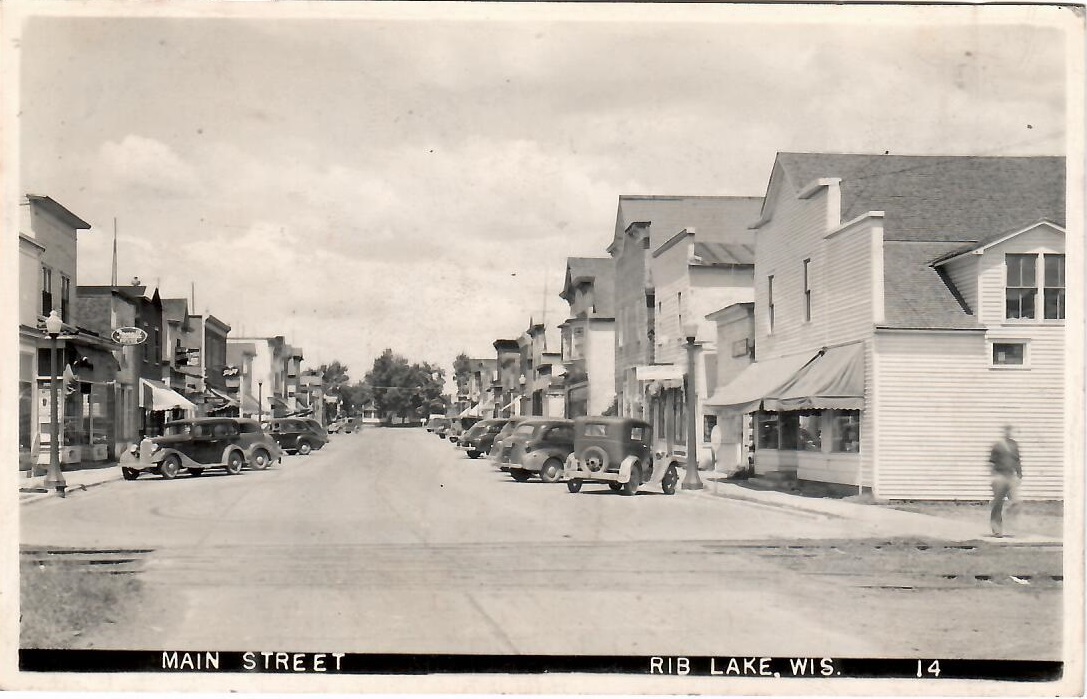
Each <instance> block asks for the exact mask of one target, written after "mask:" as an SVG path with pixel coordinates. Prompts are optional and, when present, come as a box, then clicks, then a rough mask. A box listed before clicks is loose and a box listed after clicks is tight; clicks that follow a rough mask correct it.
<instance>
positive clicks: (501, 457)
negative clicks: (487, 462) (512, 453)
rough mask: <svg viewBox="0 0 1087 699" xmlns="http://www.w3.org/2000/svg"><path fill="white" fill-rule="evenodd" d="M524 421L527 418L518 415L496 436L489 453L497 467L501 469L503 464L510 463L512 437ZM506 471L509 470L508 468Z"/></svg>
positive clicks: (510, 419) (509, 419) (508, 420)
mask: <svg viewBox="0 0 1087 699" xmlns="http://www.w3.org/2000/svg"><path fill="white" fill-rule="evenodd" d="M524 419H525V418H523V417H521V416H517V415H515V416H513V417H511V418H507V422H506V424H505V425H503V426H502V429H501V431H499V433H498V434H496V435H495V436H494V441H493V442H492V443H491V450H490V451H489V452H487V453H488V454H489V455H490V457H491V460H492V461H494V463H495V465H496V466H499V467H501V466H502V464H503V463H505V464H508V463H509V447H510V444H509V441H510V435H512V434H513V431H514V430H515V429H517V426H518V425H519V424H521V422H522V421H523V420H524ZM504 470H509V469H508V467H507V468H506V469H504Z"/></svg>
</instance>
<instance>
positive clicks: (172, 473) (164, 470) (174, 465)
mask: <svg viewBox="0 0 1087 699" xmlns="http://www.w3.org/2000/svg"><path fill="white" fill-rule="evenodd" d="M180 470H181V459H179V458H177V455H176V454H170V455H169V456H167V457H166V458H165V459H163V460H162V463H161V464H159V473H160V474H162V477H163V478H164V479H166V480H168V481H169V480H173V479H174V478H177V472H178V471H180Z"/></svg>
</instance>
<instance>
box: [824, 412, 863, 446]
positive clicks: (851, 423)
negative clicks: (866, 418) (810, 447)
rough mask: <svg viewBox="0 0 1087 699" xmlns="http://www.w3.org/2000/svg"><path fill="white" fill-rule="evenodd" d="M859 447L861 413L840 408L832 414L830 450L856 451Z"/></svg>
mask: <svg viewBox="0 0 1087 699" xmlns="http://www.w3.org/2000/svg"><path fill="white" fill-rule="evenodd" d="M860 449H861V414H860V412H859V411H857V410H842V411H838V412H837V413H836V414H835V415H834V440H833V442H832V443H831V449H830V450H831V451H836V452H850V453H856V452H859V451H860Z"/></svg>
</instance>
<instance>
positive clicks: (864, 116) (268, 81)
mask: <svg viewBox="0 0 1087 699" xmlns="http://www.w3.org/2000/svg"><path fill="white" fill-rule="evenodd" d="M155 5H156V6H157V7H159V8H160V9H161V8H163V7H167V8H169V7H170V5H169V3H163V4H158V3H156V4H155ZM226 5H228V6H232V7H226V8H223V7H220V8H216V10H215V11H216V13H217V14H218V15H221V16H217V17H214V18H212V17H209V16H194V15H195V13H194V12H192V11H186V12H185V14H184V16H180V15H179V16H171V17H163V16H156V15H151V14H149V13H147V12H143V13H142V14H141V15H140V16H136V15H132V16H127V17H126V16H118V15H116V14H113V15H110V16H92V15H93V14H94V13H81V14H79V15H68V16H65V15H56V14H48V13H46V14H42V15H31V16H29V17H28V18H26V19H25V21H24V22H23V23H22V24H21V25H20V26H19V28H18V30H17V34H18V37H17V38H18V46H19V58H20V68H19V70H20V73H19V75H20V79H21V83H20V89H19V103H18V112H19V122H18V125H19V135H18V140H17V143H18V145H19V156H20V160H19V174H20V179H21V181H20V183H19V187H20V191H21V192H22V193H27V192H29V193H34V194H42V195H48V196H51V197H52V198H54V199H55V200H57V201H58V202H60V203H61V204H62V205H64V206H65V207H67V208H68V209H70V210H71V211H73V212H74V213H75V214H77V215H78V216H80V217H81V218H83V219H84V220H86V221H88V222H89V223H91V224H92V229H91V230H90V231H85V232H82V233H80V237H79V269H78V283H79V284H108V283H109V282H110V274H111V248H112V241H113V230H114V220H116V229H117V240H118V269H119V277H120V280H121V281H122V282H126V281H128V280H130V279H131V278H132V277H139V278H140V279H141V280H142V281H143V283H145V284H148V285H150V286H151V287H152V288H153V287H155V286H157V287H158V288H159V289H160V293H161V294H162V295H163V296H164V297H178V296H186V297H188V296H190V294H192V293H193V291H192V290H193V288H195V292H194V296H195V311H196V312H198V313H210V314H212V315H215V316H216V317H218V318H220V319H222V320H224V321H226V322H227V323H229V324H230V325H231V326H232V330H231V335H232V336H268V335H285V336H286V337H287V339H288V341H289V342H291V343H292V344H295V345H297V346H300V347H302V349H303V352H304V354H305V357H306V360H305V365H307V366H316V365H318V364H320V363H323V362H328V361H331V360H333V359H339V360H341V361H343V362H345V363H346V364H347V365H348V367H349V372H350V374H351V375H352V377H353V378H361V377H362V376H363V374H364V373H365V372H366V370H368V369H369V368H370V366H371V365H372V363H373V359H374V358H375V357H376V356H377V355H379V354H380V353H381V351H382V350H383V349H384V348H386V347H389V348H392V349H393V350H394V351H396V352H398V353H400V354H402V355H404V356H406V357H408V358H409V359H410V360H412V361H430V362H433V363H436V364H438V365H440V366H443V367H446V368H447V370H450V371H451V367H452V362H453V358H454V357H455V356H456V355H457V354H458V353H459V352H461V351H464V352H467V353H468V354H469V355H471V356H474V357H493V356H494V348H493V345H492V343H493V342H494V340H495V339H498V338H516V337H517V336H518V335H519V334H521V333H522V332H524V331H525V329H526V328H527V327H528V326H529V323H530V321H532V320H539V319H540V318H545V319H546V322H548V323H549V324H551V325H555V324H557V323H559V322H561V321H562V320H563V319H564V318H565V317H566V311H567V306H566V303H565V302H564V301H563V300H562V299H561V298H559V296H558V294H559V292H560V291H561V289H562V283H563V278H564V272H565V265H566V259H567V257H575V256H592V257H606V256H607V252H606V248H607V246H608V245H609V244H610V242H611V239H612V235H613V231H614V227H615V216H616V209H617V205H618V198H619V196H620V195H623V194H638V195H648V194H662V195H738V196H761V195H763V194H764V192H765V187H766V183H767V180H768V178H769V175H770V169H771V166H772V164H773V160H774V155H775V153H777V152H779V151H812V152H820V151H822V152H857V153H883V152H890V153H895V154H978V155H1038V154H1045V155H1060V154H1064V153H1065V150H1066V147H1067V146H1066V123H1067V118H1068V117H1067V115H1066V109H1067V104H1066V101H1067V100H1066V94H1065V92H1066V81H1067V80H1068V75H1067V74H1066V71H1065V65H1066V61H1067V58H1066V51H1067V46H1066V45H1065V34H1063V33H1062V32H1061V31H1059V30H1057V29H1054V28H1053V25H1050V24H1049V23H1050V22H1060V21H1064V20H1067V19H1068V17H1067V15H1065V11H1063V10H1058V9H1055V8H1044V7H1041V8H1036V9H1035V10H1033V11H1032V12H1031V14H1029V15H1026V14H1023V13H1022V12H1020V11H1014V12H1013V11H1011V9H1010V8H999V7H980V8H961V7H960V8H954V7H926V8H902V13H901V14H889V13H888V10H886V9H883V10H878V9H876V8H871V7H829V8H821V9H820V10H819V13H820V14H815V13H814V12H812V13H807V12H802V11H801V10H803V9H804V8H801V7H797V6H791V7H790V6H779V7H774V8H763V11H761V12H759V13H755V14H746V13H744V12H742V11H741V8H721V7H708V6H700V7H699V8H695V10H696V12H698V13H700V14H695V13H694V12H692V11H686V12H680V11H678V10H676V9H673V10H669V9H668V8H654V7H637V8H631V7H625V6H611V7H608V8H606V9H601V8H599V7H594V6H585V7H581V6H578V5H576V4H575V5H574V6H567V5H563V6H562V7H559V8H552V7H550V6H546V5H539V6H534V7H526V6H512V7H491V6H486V7H480V6H476V7H472V8H470V10H469V11H467V12H462V11H460V10H462V9H463V8H461V7H459V6H456V5H451V6H444V5H443V6H437V7H436V8H428V10H427V11H428V12H429V14H428V15H424V14H423V13H422V12H420V11H417V10H415V9H414V8H413V9H412V10H411V11H404V12H402V13H397V12H395V11H390V9H395V7H396V6H386V7H384V8H381V11H379V12H373V11H369V10H368V8H366V7H360V6H359V5H356V4H354V3H348V4H346V5H347V6H346V7H342V6H341V7H339V8H337V10H336V16H335V17H327V16H324V11H325V10H327V9H328V7H327V6H325V7H322V8H320V9H321V10H322V11H321V12H318V11H316V10H315V11H312V12H309V11H308V10H307V8H313V7H320V6H319V5H308V4H307V5H302V6H300V7H299V6H295V7H294V8H292V10H291V11H290V12H289V13H286V12H282V11H278V10H281V9H282V6H281V4H265V3H227V4H226ZM240 5H245V7H244V8H240V7H239V6H240ZM75 7H77V8H80V7H83V6H82V5H77V6H75ZM439 8H440V9H439ZM130 9H131V12H135V11H136V10H135V9H134V8H130ZM686 9H687V10H691V9H692V8H686ZM552 10H553V11H552ZM1005 13H1006V14H1005ZM175 14H176V13H175ZM288 15H290V16H288ZM1061 15H1064V16H1063V17H1062V16H1061ZM888 17H893V18H894V20H895V21H893V22H891V21H887V20H888ZM556 349H557V348H556Z"/></svg>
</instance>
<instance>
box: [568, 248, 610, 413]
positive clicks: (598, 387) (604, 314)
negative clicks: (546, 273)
mask: <svg viewBox="0 0 1087 699" xmlns="http://www.w3.org/2000/svg"><path fill="white" fill-rule="evenodd" d="M559 296H560V297H561V298H562V299H563V300H564V301H566V303H567V304H569V307H570V310H569V317H568V318H567V319H566V320H565V321H564V322H563V323H562V325H560V326H559V330H560V332H561V334H562V362H563V366H564V367H565V370H566V374H565V381H564V389H563V390H564V393H565V397H564V401H565V403H566V417H569V418H573V417H578V416H581V415H602V414H603V413H604V411H606V410H608V409H609V408H610V407H611V405H612V403H613V401H614V400H615V300H614V299H615V264H614V263H613V262H612V260H610V259H609V258H606V257H568V258H567V259H566V279H565V282H564V283H563V288H562V293H560V294H559Z"/></svg>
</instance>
